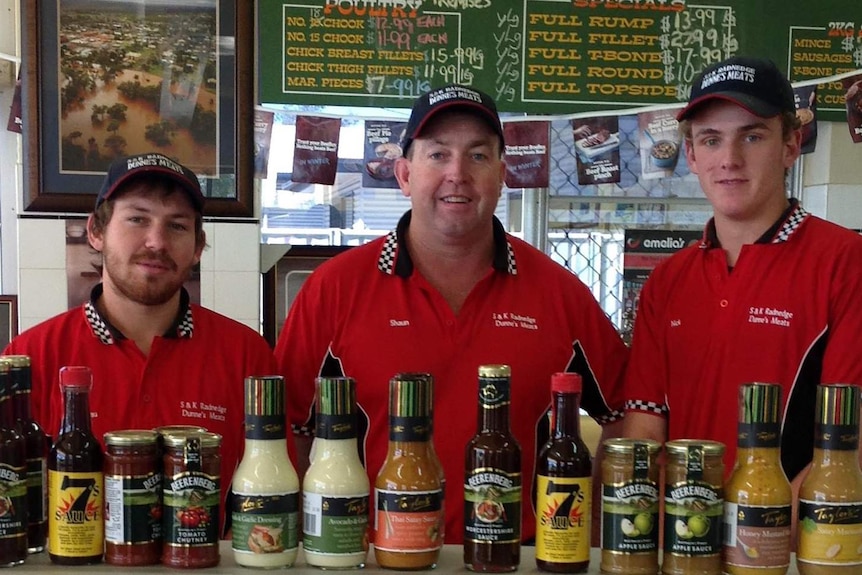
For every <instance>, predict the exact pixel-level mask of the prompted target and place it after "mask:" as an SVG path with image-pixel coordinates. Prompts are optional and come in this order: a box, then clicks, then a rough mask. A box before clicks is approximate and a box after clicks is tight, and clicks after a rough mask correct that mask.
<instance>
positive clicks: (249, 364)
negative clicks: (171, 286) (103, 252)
mask: <svg viewBox="0 0 862 575" xmlns="http://www.w3.org/2000/svg"><path fill="white" fill-rule="evenodd" d="M100 294H101V286H100V285H99V286H96V288H95V289H94V291H93V296H92V300H91V302H87V303H86V304H84V305H83V306H81V307H78V308H75V309H72V310H69V311H68V312H66V313H63V314H60V315H58V316H56V317H54V318H51V319H49V320H47V321H45V322H43V323H41V324H39V325H37V326H35V327H33V328H32V329H29V330H27V331H25V332H24V333H22V334H21V335H19V336H18V337H16V338H15V339H14V340H12V343H10V344H9V346H7V348H6V349H5V350H4V354H24V355H29V356H30V360H31V364H32V374H33V391H32V395H31V405H32V409H33V416H34V417H35V419H36V420H37V421H38V422H39V424H40V425H42V427H43V428H44V429H45V432H46V433H48V434H50V435H52V436H53V435H56V434H57V432H58V430H59V428H60V421H61V420H62V418H63V405H62V404H63V401H62V394H61V392H60V386H59V372H60V368H61V367H64V366H67V365H85V366H88V367H89V368H90V369H91V370H92V372H93V389H92V391H91V393H90V418H91V425H92V430H93V434H94V435H95V436H96V437H97V438H98V439H99V440H100V441H102V440H103V435H104V434H105V432H108V431H116V430H119V429H152V428H154V427H159V426H163V425H200V426H202V427H205V428H207V430H209V431H212V432H215V433H218V434H220V435H221V436H222V446H221V458H222V461H221V490H222V503H223V504H222V506H221V514H222V519H224V513H225V505H224V502H225V494H226V492H227V489H228V487H229V485H230V482H231V479H232V477H233V472H234V469H235V467H236V465H237V464H238V463H239V458H240V456H241V454H242V450H243V445H244V441H245V434H244V431H243V422H244V418H245V414H244V397H243V387H244V383H243V382H244V379H245V377H246V376H250V375H268V374H272V373H274V371H275V370H274V367H275V365H274V362H273V356H272V351H271V349H270V347H269V345H268V344H267V343H266V340H264V339H263V338H262V337H261V336H260V335H259V334H258V333H257V332H255V331H254V330H252V329H251V328H249V327H247V326H245V325H243V324H241V323H239V322H236V321H234V320H232V319H230V318H227V317H225V316H222V315H219V314H217V313H215V312H213V311H211V310H208V309H206V308H203V307H200V306H198V305H191V304H189V303H188V294H186V293H185V291H183V298H182V306H181V310H180V314H179V315H178V317H177V322H176V324H175V325H174V327H173V328H171V330H169V332H168V333H166V334H165V335H164V336H163V337H157V338H155V339H154V340H153V344H152V348H151V349H150V353H149V354H148V355H144V354H143V353H142V352H141V350H140V349H139V348H138V347H137V345H135V343H134V342H133V341H131V340H128V339H126V338H125V337H123V335H122V334H120V333H119V332H118V331H117V330H116V329H115V328H113V327H112V326H110V325H109V324H108V323H107V321H106V320H104V319H103V318H102V317H101V316H100V315H99V312H98V311H96V308H95V306H94V305H93V304H92V301H95V300H96V299H97V298H98V297H99V295H100ZM223 523H224V522H223V521H222V524H223Z"/></svg>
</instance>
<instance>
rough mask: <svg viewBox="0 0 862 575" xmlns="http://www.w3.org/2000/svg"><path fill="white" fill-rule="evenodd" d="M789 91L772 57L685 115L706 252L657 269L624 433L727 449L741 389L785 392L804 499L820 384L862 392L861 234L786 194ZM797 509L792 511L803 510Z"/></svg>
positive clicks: (731, 71) (701, 97)
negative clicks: (708, 211)
mask: <svg viewBox="0 0 862 575" xmlns="http://www.w3.org/2000/svg"><path fill="white" fill-rule="evenodd" d="M795 110H796V107H795V104H794V95H793V89H792V87H791V86H790V83H789V82H788V81H787V79H786V78H785V76H784V75H783V74H782V73H781V72H780V71H779V70H778V69H777V68H776V66H775V65H774V64H773V63H772V62H769V61H767V60H762V59H758V58H746V57H735V58H731V59H729V60H726V61H724V62H720V63H718V64H715V65H713V66H710V67H709V68H707V69H706V70H705V71H704V72H703V73H702V74H701V75H700V76H699V77H698V78H697V79H696V80H695V82H694V84H693V85H692V93H691V99H690V100H689V102H688V105H687V106H686V107H685V108H683V109H682V111H680V113H679V114H678V116H677V118H678V119H679V120H680V121H681V124H680V127H681V129H682V131H683V134H684V136H685V149H686V157H687V158H688V163H689V166H690V167H691V171H692V172H694V173H696V174H697V176H698V179H699V181H700V185H701V187H702V188H703V192H704V194H705V195H706V197H707V199H708V200H709V202H710V203H711V204H712V207H713V212H714V217H713V218H712V219H711V220H710V221H709V223H708V224H707V226H706V229H705V230H704V234H703V239H702V241H701V242H700V244H699V245H695V246H692V247H689V248H686V249H684V250H682V251H681V252H679V253H678V254H675V255H674V256H673V257H671V258H670V259H668V260H667V261H665V262H663V263H662V264H660V265H659V266H658V267H657V268H656V269H655V270H654V271H653V272H652V274H651V275H650V277H649V280H648V281H647V282H646V285H645V286H644V289H643V292H642V293H641V296H640V304H639V307H638V314H637V321H636V322H635V329H634V340H633V344H632V357H631V361H630V363H629V368H628V373H627V376H626V395H627V405H626V417H625V423H624V433H625V435H627V436H632V437H648V438H653V439H657V440H659V441H665V440H668V439H680V438H692V439H711V440H717V441H721V442H722V443H724V444H725V445H726V446H727V450H726V452H725V458H724V463H725V466H726V467H725V469H726V472H727V474H730V472H731V471H732V470H733V464H734V462H735V459H736V444H737V413H738V409H737V402H738V390H739V386H740V385H741V384H744V383H748V382H767V383H777V384H780V385H781V386H782V388H783V399H784V405H783V413H784V425H783V427H782V430H781V461H782V465H783V467H784V471H785V473H786V474H787V476H788V478H789V479H791V480H792V482H793V484H794V486H795V488H796V489H797V490H798V487H799V484H800V482H801V480H802V475H803V474H802V471H803V470H804V469H805V467H806V466H807V465H808V464H809V463H810V461H811V457H812V453H813V440H814V437H813V436H814V419H815V416H814V403H815V402H814V399H815V392H816V386H817V385H818V384H820V383H852V384H860V383H862V362H860V361H859V358H858V356H859V353H858V351H859V349H860V344H859V336H860V334H862V306H860V305H859V301H858V298H859V294H860V293H862V237H860V236H859V235H858V234H857V233H855V232H851V231H849V230H846V229H844V228H842V227H840V226H837V225H835V224H832V223H830V222H827V221H825V220H822V219H820V218H817V217H815V216H813V215H811V214H810V213H808V212H807V211H805V209H804V208H803V207H802V206H801V205H800V203H799V202H798V201H797V200H796V199H794V198H788V195H787V192H786V190H785V177H786V172H787V171H788V170H789V169H790V168H791V166H793V164H794V162H795V161H796V160H797V159H798V158H799V154H800V141H801V134H800V130H799V120H798V119H797V118H796V113H795ZM794 510H795V507H794Z"/></svg>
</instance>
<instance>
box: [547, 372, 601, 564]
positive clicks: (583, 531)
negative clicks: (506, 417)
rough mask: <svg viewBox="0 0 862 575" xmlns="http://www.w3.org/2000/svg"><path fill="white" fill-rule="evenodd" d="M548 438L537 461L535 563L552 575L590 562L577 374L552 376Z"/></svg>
mask: <svg viewBox="0 0 862 575" xmlns="http://www.w3.org/2000/svg"><path fill="white" fill-rule="evenodd" d="M551 395H552V397H553V399H552V403H551V437H550V438H549V439H548V441H547V442H546V443H545V445H544V446H542V448H541V449H540V450H539V455H538V457H537V459H536V473H537V477H536V566H537V567H538V568H539V569H541V570H542V571H551V572H553V573H577V572H581V571H586V570H587V566H588V565H589V563H590V503H591V501H592V481H591V475H592V468H593V467H592V458H591V457H590V451H589V449H587V446H586V444H585V443H584V441H583V440H582V439H581V426H580V421H581V420H580V397H581V376H580V375H578V374H576V373H555V374H554V375H552V376H551Z"/></svg>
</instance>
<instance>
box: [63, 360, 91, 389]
mask: <svg viewBox="0 0 862 575" xmlns="http://www.w3.org/2000/svg"><path fill="white" fill-rule="evenodd" d="M92 384H93V373H92V372H91V371H90V368H89V367H87V366H84V365H67V366H66V367H61V368H60V387H90V386H91V385H92Z"/></svg>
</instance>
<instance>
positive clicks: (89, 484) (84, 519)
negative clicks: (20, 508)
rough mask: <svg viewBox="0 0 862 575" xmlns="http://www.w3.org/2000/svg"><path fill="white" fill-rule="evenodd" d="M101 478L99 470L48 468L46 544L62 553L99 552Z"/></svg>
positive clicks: (102, 524) (102, 536)
mask: <svg viewBox="0 0 862 575" xmlns="http://www.w3.org/2000/svg"><path fill="white" fill-rule="evenodd" d="M104 489H105V486H104V478H103V475H102V474H101V473H99V472H77V473H76V472H67V471H49V472H48V511H49V513H50V516H49V517H50V519H51V520H50V521H48V544H49V547H50V549H51V553H53V554H54V555H62V556H65V557H92V556H94V555H101V554H102V552H103V546H104V540H105V522H104V519H103V517H102V506H103V505H104V501H103V498H104Z"/></svg>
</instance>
